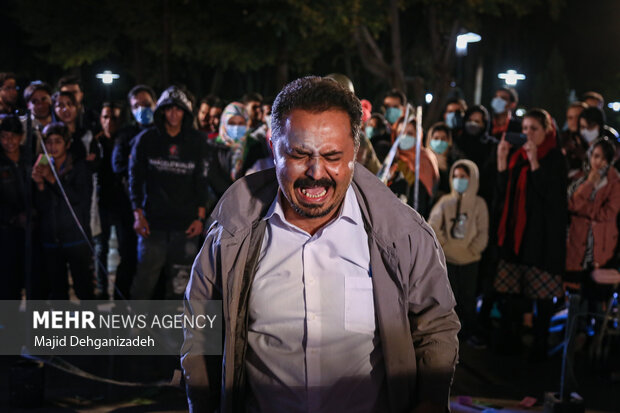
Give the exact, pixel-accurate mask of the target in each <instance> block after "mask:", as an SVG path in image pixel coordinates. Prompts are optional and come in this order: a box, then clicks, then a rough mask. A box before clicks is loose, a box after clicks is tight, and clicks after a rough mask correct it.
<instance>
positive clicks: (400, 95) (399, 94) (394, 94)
mask: <svg viewBox="0 0 620 413" xmlns="http://www.w3.org/2000/svg"><path fill="white" fill-rule="evenodd" d="M385 97H386V98H397V99H399V100H400V104H401V105H402V106H405V105H406V104H407V96H405V93H404V92H403V91H402V90H400V89H392V90H390V91H389V92H387V93H386V94H385Z"/></svg>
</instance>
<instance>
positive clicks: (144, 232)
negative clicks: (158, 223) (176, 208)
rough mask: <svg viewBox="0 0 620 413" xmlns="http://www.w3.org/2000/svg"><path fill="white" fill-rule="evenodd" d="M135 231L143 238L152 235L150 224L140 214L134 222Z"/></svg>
mask: <svg viewBox="0 0 620 413" xmlns="http://www.w3.org/2000/svg"><path fill="white" fill-rule="evenodd" d="M133 229H134V231H136V234H138V235H140V236H141V237H144V238H147V237H148V236H149V235H151V229H150V228H149V223H148V221H147V220H146V218H144V215H142V214H139V216H137V217H136V218H135V220H134V222H133Z"/></svg>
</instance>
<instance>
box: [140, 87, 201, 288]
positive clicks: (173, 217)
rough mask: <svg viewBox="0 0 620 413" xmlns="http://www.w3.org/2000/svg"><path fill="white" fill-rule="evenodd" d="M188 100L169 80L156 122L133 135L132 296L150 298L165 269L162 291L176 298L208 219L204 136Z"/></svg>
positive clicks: (155, 118) (158, 105)
mask: <svg viewBox="0 0 620 413" xmlns="http://www.w3.org/2000/svg"><path fill="white" fill-rule="evenodd" d="M193 122H194V116H193V113H192V110H191V101H190V99H189V98H188V96H187V95H186V94H185V92H184V91H183V90H182V89H180V88H178V87H176V86H170V87H169V88H167V89H166V90H165V91H164V92H163V93H162V94H161V96H160V97H159V100H158V101H157V108H156V109H155V114H154V126H152V127H150V128H148V129H146V130H144V131H143V132H141V133H140V134H139V135H138V136H137V137H136V142H135V144H134V146H133V148H132V151H131V158H130V159H129V193H130V200H131V204H132V208H133V212H134V225H133V227H134V230H135V231H136V234H137V235H138V263H137V270H136V275H135V278H134V280H133V283H132V286H131V298H132V299H136V300H148V299H151V298H152V297H153V296H154V294H155V287H156V286H157V283H158V281H159V277H160V274H161V272H162V270H164V273H165V276H166V278H167V280H166V281H167V288H166V294H165V296H166V297H167V298H178V297H180V296H181V295H182V292H183V288H184V287H185V284H186V283H187V281H188V279H187V276H188V274H189V271H190V269H191V264H192V261H193V259H194V257H195V255H196V253H197V252H198V236H199V235H200V234H201V233H202V231H203V228H204V223H205V220H206V210H205V204H206V196H207V194H206V192H207V191H206V189H207V177H206V170H205V167H206V165H205V160H204V153H205V138H204V135H203V134H202V133H200V132H199V131H197V130H196V129H194V128H193Z"/></svg>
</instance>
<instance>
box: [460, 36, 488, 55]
mask: <svg viewBox="0 0 620 413" xmlns="http://www.w3.org/2000/svg"><path fill="white" fill-rule="evenodd" d="M480 40H482V37H481V36H480V35H479V34H477V33H473V32H468V33H463V34H459V35H458V36H456V54H457V55H459V56H465V55H467V44H468V43H476V42H479V41H480Z"/></svg>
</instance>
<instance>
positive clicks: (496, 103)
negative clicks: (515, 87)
mask: <svg viewBox="0 0 620 413" xmlns="http://www.w3.org/2000/svg"><path fill="white" fill-rule="evenodd" d="M506 105H507V102H506V101H505V100H504V99H502V98H500V97H498V96H495V97H494V98H493V100H492V101H491V108H492V109H493V112H495V113H504V111H505V110H506Z"/></svg>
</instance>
